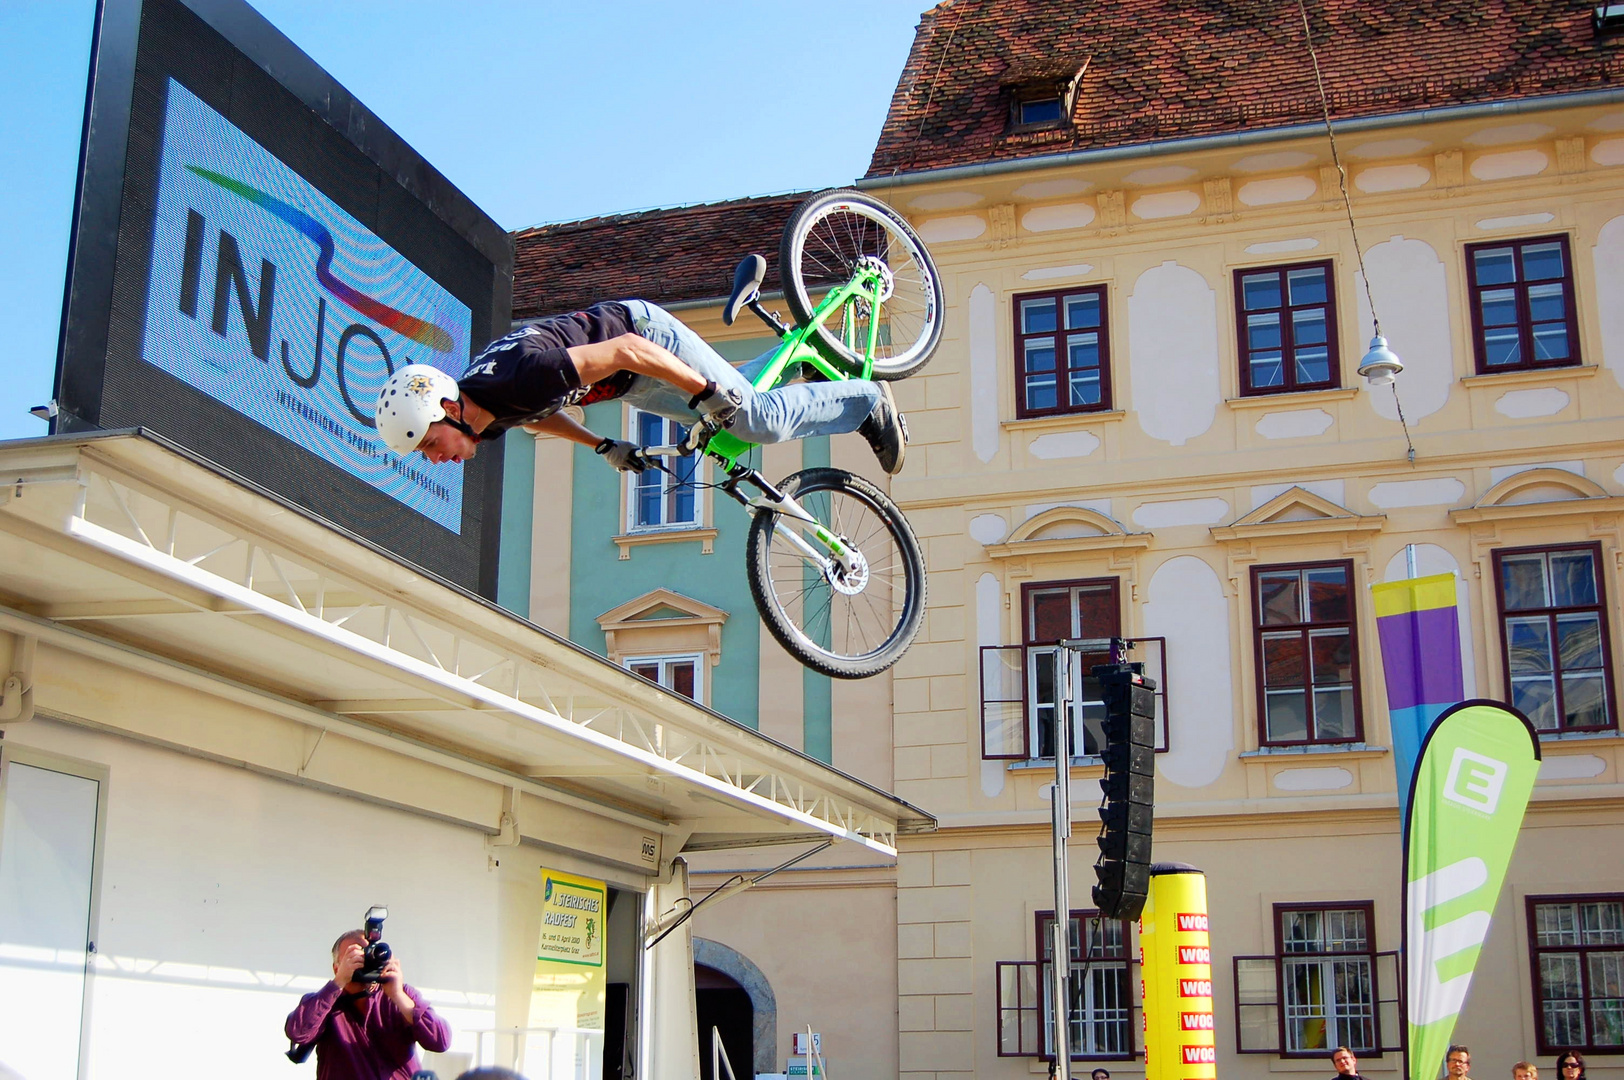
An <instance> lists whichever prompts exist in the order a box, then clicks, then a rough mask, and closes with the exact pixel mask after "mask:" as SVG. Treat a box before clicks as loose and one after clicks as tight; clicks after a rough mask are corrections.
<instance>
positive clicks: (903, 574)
mask: <svg viewBox="0 0 1624 1080" xmlns="http://www.w3.org/2000/svg"><path fill="white" fill-rule="evenodd" d="M779 489H780V490H781V491H784V492H785V493H787V494H790V495H793V496H794V497H795V500H796V501H797V502H798V503H800V504H801V506H802V507H804V508H805V509H806V510H808V511H809V512H811V513H812V514H813V516H815V517H817V518H818V520H819V521H820V522H821V523H822V524H823V525H824V527H826V528H828V529H829V530H830V531H831V532H834V533H836V534H837V535H841V536H843V537H846V538H848V539H849V540H850V541H852V542H853V543H854V545H855V546H856V547H857V548H858V549H859V550H861V551H863V552H864V554H865V556H868V558H869V561H868V569H869V575H868V577H867V578H866V584H864V585H863V586H862V587H861V589H860V590H859V591H858V592H856V593H855V594H848V593H844V592H842V591H841V590H840V589H839V588H836V587H835V586H834V585H832V584H831V582H830V579H829V575H828V574H826V573H815V572H814V571H813V570H812V569H811V566H810V564H809V563H808V562H807V561H806V559H805V558H803V557H801V556H800V554H799V553H798V552H797V551H796V550H795V549H794V548H792V547H790V546H789V545H788V543H787V542H785V541H782V540H780V541H779V542H778V543H777V544H775V543H774V540H775V539H776V537H777V531H778V528H779V525H780V515H778V514H774V513H770V512H758V513H757V514H756V515H755V518H754V520H753V521H751V523H750V533H749V536H748V538H747V540H746V541H745V560H746V563H747V567H748V570H749V579H750V595H751V597H752V598H753V599H754V600H755V602H756V608H757V610H759V611H760V612H761V618H762V621H764V622H765V623H766V624H767V629H768V630H769V631H770V632H771V633H772V635H773V637H774V638H776V639H777V640H778V643H779V644H780V645H782V646H783V647H784V648H785V649H786V650H787V651H788V652H789V653H790V655H792V656H794V657H795V658H796V659H797V660H799V661H800V662H801V663H802V664H805V665H806V666H807V667H809V668H811V669H812V670H813V671H817V672H821V673H822V674H824V675H829V676H832V677H834V678H837V679H865V678H868V677H869V676H871V675H878V674H879V673H880V672H882V671H884V670H885V669H886V668H888V667H890V666H891V665H892V664H895V663H896V662H897V661H898V660H900V659H901V658H902V654H903V653H905V652H907V651H908V646H909V645H911V644H913V639H914V637H915V635H917V634H918V633H919V627H920V626H921V625H922V624H923V622H924V618H925V592H926V584H925V559H924V555H923V554H922V553H921V552H920V549H919V541H918V539H917V538H916V537H915V536H914V533H913V528H912V527H911V526H910V525H909V524H908V519H907V518H905V517H903V516H902V511H901V510H899V509H897V506H896V504H895V503H893V502H892V501H891V500H890V499H889V498H887V497H886V495H885V493H884V492H882V491H881V490H880V489H879V488H877V487H875V486H874V485H873V484H872V483H870V482H869V481H867V480H864V479H863V478H862V477H860V476H855V475H853V474H852V473H849V472H846V471H845V470H844V469H829V468H820V469H804V470H802V471H801V472H798V473H794V474H792V475H790V476H788V477H786V478H785V479H784V481H783V483H781V484H780V485H779ZM824 495H827V499H825V498H823V496H824ZM859 510H860V511H862V512H863V514H862V515H859V514H858V513H857V511H859ZM860 516H867V517H869V518H872V519H873V520H872V521H870V522H866V523H864V522H861V521H860V520H859V518H860ZM843 526H845V527H846V528H848V529H850V530H851V531H850V532H845V531H843V529H842V527H843ZM882 531H883V533H884V535H883V536H882V535H880V534H881V532H882ZM853 533H855V534H856V535H852V534H853ZM897 578H900V579H901V583H900V587H899V585H898V583H897V581H896V579H897ZM847 582H848V587H849V585H850V579H847ZM881 585H884V586H888V587H887V588H884V589H882V588H881V587H880V586H881ZM886 596H889V598H890V599H889V601H888V602H887V601H886V600H885V597H886ZM836 597H841V598H843V599H849V600H850V601H851V607H850V608H849V609H847V610H846V614H845V616H844V618H843V619H842V620H837V619H836V616H835V607H834V601H835V598H836ZM825 598H826V599H827V603H825V602H824V601H825ZM858 601H862V604H861V607H860V608H859V605H858ZM886 606H889V607H890V609H891V610H890V611H889V612H886V611H885V610H884V609H885V607H886ZM825 612H826V614H827V617H826V618H824V617H823V616H824V614H825ZM837 621H838V622H839V625H838V626H837V625H836V624H837ZM870 629H872V630H873V633H872V634H870V632H869V631H870ZM870 637H875V638H878V640H877V642H875V643H873V644H868V642H869V640H870ZM837 638H839V639H840V640H836V639H837ZM825 641H827V644H825V643H824V642H825Z"/></svg>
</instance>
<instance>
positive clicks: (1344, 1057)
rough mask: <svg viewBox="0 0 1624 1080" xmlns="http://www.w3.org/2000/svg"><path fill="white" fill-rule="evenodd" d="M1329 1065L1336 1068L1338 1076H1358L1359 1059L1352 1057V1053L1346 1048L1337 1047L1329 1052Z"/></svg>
mask: <svg viewBox="0 0 1624 1080" xmlns="http://www.w3.org/2000/svg"><path fill="white" fill-rule="evenodd" d="M1331 1064H1332V1065H1334V1066H1336V1074H1337V1075H1338V1076H1358V1075H1359V1059H1358V1058H1356V1057H1354V1056H1353V1051H1352V1050H1349V1049H1348V1048H1347V1047H1346V1046H1339V1047H1337V1048H1336V1049H1335V1050H1332V1051H1331Z"/></svg>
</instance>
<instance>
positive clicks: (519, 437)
mask: <svg viewBox="0 0 1624 1080" xmlns="http://www.w3.org/2000/svg"><path fill="white" fill-rule="evenodd" d="M772 344H773V340H772V339H771V338H755V339H750V340H746V341H731V342H721V343H718V344H717V345H716V348H717V351H718V352H720V353H721V354H722V355H723V356H725V357H726V358H727V359H729V360H731V361H733V362H734V363H740V362H742V361H745V360H749V359H752V358H754V357H756V356H758V355H760V354H761V353H762V352H764V351H765V350H766V349H768V348H770V347H771V346H772ZM621 415H622V407H621V404H620V403H619V402H603V403H601V404H598V405H592V406H589V407H588V408H587V409H586V424H587V426H588V427H590V428H591V429H592V430H593V431H596V432H599V433H601V434H604V435H612V436H614V437H616V438H620V437H623V432H622V431H621ZM508 439H509V440H510V445H509V446H508V447H507V455H506V460H507V464H506V467H505V471H504V475H503V485H502V533H501V545H502V546H501V563H500V565H499V573H498V575H497V582H498V584H497V602H498V603H500V604H501V605H502V606H503V607H505V608H507V609H508V610H510V611H514V612H516V613H518V614H520V615H524V616H526V617H528V615H529V606H530V605H529V597H530V569H531V555H532V552H531V549H530V537H531V523H532V521H533V519H534V515H535V513H536V512H537V508H536V507H535V505H534V491H535V454H534V453H533V452H532V446H531V438H530V436H529V435H526V434H524V433H523V432H513V433H512V434H510V435H509V436H508ZM801 454H802V461H803V467H805V468H813V467H816V466H819V465H827V464H828V463H829V440H828V439H826V438H823V439H808V440H805V441H804V442H803V443H802V444H801ZM571 461H572V473H573V476H572V481H573V483H572V490H573V492H574V499H573V502H574V505H573V506H572V507H570V508H569V513H570V625H569V627H568V634H569V638H570V640H571V641H574V642H576V643H577V644H579V645H584V646H586V647H587V648H589V649H592V650H593V651H595V652H598V653H606V652H607V645H606V642H605V639H604V633H603V630H602V629H601V628H600V627H599V626H598V622H597V617H598V616H599V615H601V614H602V613H604V612H606V611H609V610H610V609H612V608H615V607H618V606H619V605H621V604H623V603H625V602H626V601H628V600H631V599H633V598H634V597H638V596H642V595H643V594H645V593H648V592H652V591H653V590H655V589H658V588H668V589H671V590H673V591H675V592H679V593H681V594H682V595H684V596H688V597H692V598H693V599H695V600H699V601H702V602H704V603H706V604H710V605H712V606H714V607H717V608H720V609H722V610H723V611H726V612H727V613H728V619H727V622H725V623H724V624H723V625H722V661H721V663H720V664H718V665H717V666H716V667H713V668H710V669H709V670H708V671H707V672H706V676H705V677H706V682H707V687H708V695H707V696H708V699H709V700H708V702H707V704H709V705H710V707H711V708H713V709H715V710H716V711H717V712H720V713H722V714H723V715H725V716H729V717H731V718H733V719H735V720H737V721H738V722H740V723H742V724H745V725H747V726H749V727H755V726H756V724H757V714H758V712H759V699H760V687H761V679H760V673H759V670H760V656H761V648H762V645H761V619H760V616H759V615H757V613H756V608H755V603H754V601H752V600H751V598H750V586H749V583H748V581H747V578H746V572H745V565H744V542H745V536H746V533H747V532H748V530H749V527H750V519H749V517H748V515H746V513H745V511H744V508H743V507H741V506H739V505H738V504H737V503H735V502H733V500H731V499H729V498H728V497H727V496H725V495H721V494H717V495H716V496H715V498H714V499H713V500H712V515H711V516H712V518H713V520H712V521H711V524H712V525H713V526H714V527H715V529H716V533H717V535H716V539H715V541H714V543H713V545H712V550H713V554H710V555H703V554H701V546H702V545H701V543H700V541H699V540H697V539H696V540H674V541H671V542H669V543H662V544H645V545H639V546H638V547H636V548H633V549H632V554H631V558H630V559H626V560H622V559H621V558H620V549H619V548H618V547H617V546H616V545H615V543H614V541H613V539H612V538H613V537H614V536H615V534H616V533H617V532H619V530H620V524H621V519H620V515H621V500H622V499H623V498H624V495H623V488H622V485H621V480H620V476H619V474H618V473H616V472H615V471H614V470H613V469H611V468H609V467H608V466H607V465H606V464H605V463H604V461H603V459H601V458H599V457H598V456H597V455H596V454H594V453H593V452H592V451H591V450H590V449H589V448H587V447H577V448H576V449H575V453H574V454H573V455H572V458H571ZM709 479H710V480H711V481H713V482H714V480H715V479H716V477H715V474H714V469H712V470H710V475H709ZM770 479H773V480H777V479H781V478H780V477H771V478H770ZM542 512H544V513H553V512H563V508H561V507H560V508H542ZM551 629H554V630H559V629H563V628H560V627H552V628H551ZM767 647H768V648H777V647H778V646H777V645H776V644H772V643H769V644H768V645H767ZM801 692H802V695H803V715H804V732H803V738H804V744H803V745H804V747H805V750H806V752H807V753H808V754H809V755H811V756H812V757H815V758H818V759H819V760H821V761H829V760H830V758H831V754H832V750H833V747H832V741H831V724H830V695H831V688H830V684H829V679H828V677H827V676H825V675H819V674H817V673H815V672H812V671H803V673H802V682H801Z"/></svg>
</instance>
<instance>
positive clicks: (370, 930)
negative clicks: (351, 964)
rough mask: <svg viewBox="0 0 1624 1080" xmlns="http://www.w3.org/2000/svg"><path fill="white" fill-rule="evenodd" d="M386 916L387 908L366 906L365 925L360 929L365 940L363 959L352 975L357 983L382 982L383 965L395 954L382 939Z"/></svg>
mask: <svg viewBox="0 0 1624 1080" xmlns="http://www.w3.org/2000/svg"><path fill="white" fill-rule="evenodd" d="M388 917H389V909H388V908H386V907H383V906H382V905H378V906H375V907H370V908H367V919H366V925H365V929H364V930H363V931H362V933H363V934H365V935H366V941H367V943H366V950H365V953H364V957H365V959H364V960H363V961H362V963H361V970H360V971H357V972H356V973H355V975H354V976H353V978H354V979H355V981H356V982H358V983H376V982H383V966H384V965H385V964H387V963H389V959H390V957H392V956H394V955H395V953H394V950H392V949H390V948H389V946H388V945H386V944H384V940H383V921H384V920H385V919H387V918H388Z"/></svg>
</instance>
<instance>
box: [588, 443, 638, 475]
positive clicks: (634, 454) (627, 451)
mask: <svg viewBox="0 0 1624 1080" xmlns="http://www.w3.org/2000/svg"><path fill="white" fill-rule="evenodd" d="M639 449H640V447H639V446H638V445H637V444H636V443H629V442H622V441H621V440H620V439H605V440H603V441H602V442H601V443H599V444H598V445H597V447H596V450H597V452H598V453H600V454H602V455H603V456H604V457H605V458H607V459H608V461H609V464H611V465H613V466H614V467H615V468H617V469H619V470H620V471H621V472H634V473H640V472H642V471H643V470H644V469H646V468H648V459H646V458H644V457H643V455H642V454H640V453H638V450H639Z"/></svg>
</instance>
